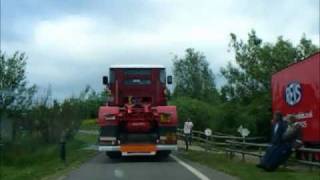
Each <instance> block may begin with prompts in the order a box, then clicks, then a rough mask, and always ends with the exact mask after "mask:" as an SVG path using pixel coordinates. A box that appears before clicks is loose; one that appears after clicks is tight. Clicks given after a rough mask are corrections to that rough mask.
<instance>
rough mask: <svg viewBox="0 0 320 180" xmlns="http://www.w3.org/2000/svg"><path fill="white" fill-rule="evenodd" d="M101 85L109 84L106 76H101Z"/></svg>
mask: <svg viewBox="0 0 320 180" xmlns="http://www.w3.org/2000/svg"><path fill="white" fill-rule="evenodd" d="M102 83H103V84H104V85H108V84H109V80H108V76H103V77H102Z"/></svg>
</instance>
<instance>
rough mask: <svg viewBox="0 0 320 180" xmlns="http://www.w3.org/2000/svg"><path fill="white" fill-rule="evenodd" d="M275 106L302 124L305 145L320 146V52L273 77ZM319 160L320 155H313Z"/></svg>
mask: <svg viewBox="0 0 320 180" xmlns="http://www.w3.org/2000/svg"><path fill="white" fill-rule="evenodd" d="M271 87H272V109H273V112H275V111H280V112H282V113H283V115H284V116H285V117H288V116H290V115H293V116H295V117H296V119H297V121H298V122H300V123H302V125H303V130H302V139H303V142H304V145H305V146H306V147H316V148H319V147H320V52H317V53H315V54H313V55H311V56H309V57H308V58H306V59H304V60H301V61H298V62H297V63H294V64H291V65H289V66H288V67H287V68H285V69H283V70H281V71H279V72H277V73H275V74H273V76H272V82H271ZM313 159H315V160H318V161H319V160H320V154H313Z"/></svg>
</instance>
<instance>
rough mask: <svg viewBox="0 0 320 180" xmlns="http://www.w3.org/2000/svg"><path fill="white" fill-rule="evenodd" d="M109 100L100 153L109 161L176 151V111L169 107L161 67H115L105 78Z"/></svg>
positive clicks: (100, 117) (100, 119)
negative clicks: (103, 152) (104, 154)
mask: <svg viewBox="0 0 320 180" xmlns="http://www.w3.org/2000/svg"><path fill="white" fill-rule="evenodd" d="M103 83H104V84H105V85H106V88H107V93H109V100H108V102H107V105H106V106H101V107H100V109H99V115H98V119H97V123H98V125H99V126H100V135H99V148H98V149H99V151H105V152H106V155H108V156H109V157H110V158H119V157H121V156H136V155H159V156H161V157H166V156H168V155H169V154H170V152H171V151H174V150H177V136H176V130H177V124H178V121H177V111H176V107H175V106H170V105H168V104H167V88H166V85H167V83H168V84H171V83H172V76H168V77H166V72H165V68H164V67H163V66H160V65H116V66H111V67H110V69H109V78H108V77H107V76H104V77H103Z"/></svg>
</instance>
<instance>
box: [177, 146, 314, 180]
mask: <svg viewBox="0 0 320 180" xmlns="http://www.w3.org/2000/svg"><path fill="white" fill-rule="evenodd" d="M181 156H182V157H183V158H186V159H188V160H191V161H195V162H198V163H200V164H204V165H206V166H208V167H211V168H213V169H217V170H219V171H222V172H225V173H226V174H230V175H233V176H235V177H239V178H240V179H243V180H257V179H259V180H270V179H272V180H282V179H290V180H301V179H303V180H319V179H320V172H318V171H317V172H316V171H313V172H310V171H308V170H306V171H302V170H301V171H293V170H290V169H286V168H279V169H278V170H277V171H275V172H265V171H263V170H261V169H259V168H257V167H256V166H255V164H252V163H245V162H242V161H241V160H238V159H233V160H230V159H228V158H226V156H225V155H224V154H213V153H205V152H198V151H189V152H185V153H181Z"/></svg>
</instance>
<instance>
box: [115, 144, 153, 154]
mask: <svg viewBox="0 0 320 180" xmlns="http://www.w3.org/2000/svg"><path fill="white" fill-rule="evenodd" d="M120 151H121V153H122V155H123V156H130V155H132V156H137V155H143V156H145V155H155V154H156V151H157V148H156V146H155V145H154V144H127V145H121V146H120Z"/></svg>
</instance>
